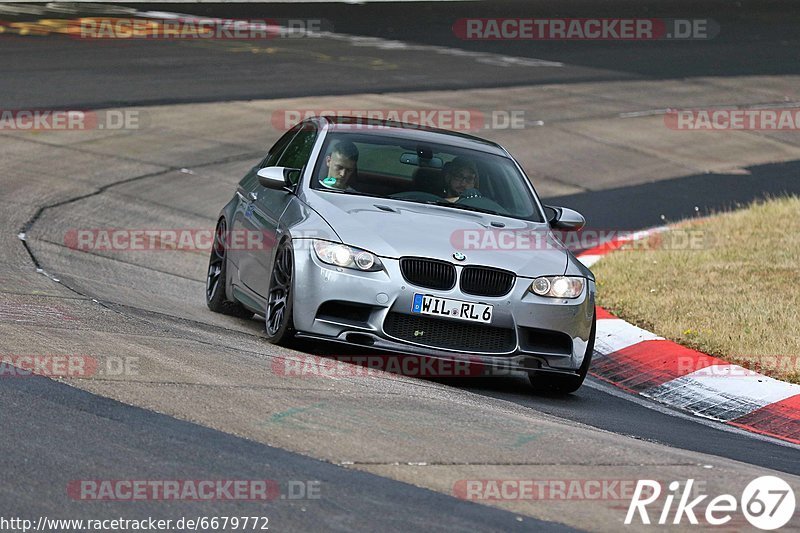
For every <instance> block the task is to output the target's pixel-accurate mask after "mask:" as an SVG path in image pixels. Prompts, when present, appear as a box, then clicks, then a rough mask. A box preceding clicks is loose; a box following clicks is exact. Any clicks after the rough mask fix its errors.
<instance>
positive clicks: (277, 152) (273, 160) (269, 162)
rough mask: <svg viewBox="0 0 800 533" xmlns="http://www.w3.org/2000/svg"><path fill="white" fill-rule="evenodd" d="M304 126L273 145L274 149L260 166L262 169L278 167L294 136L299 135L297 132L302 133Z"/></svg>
mask: <svg viewBox="0 0 800 533" xmlns="http://www.w3.org/2000/svg"><path fill="white" fill-rule="evenodd" d="M302 126H303V125H302V124H298V125H296V126H295V127H293V128H292V129H290V130H289V131H287V132H286V133H284V134H283V136H282V137H281V138H280V139H278V142H276V143H275V144H274V145H272V148H270V149H269V153H268V154H267V157H265V158H264V160H263V161H262V162H261V164H260V165H259V166H260V168H265V167H274V166H278V158H280V156H281V155H283V152H284V150H286V146H287V145H288V144H289V142H290V141H291V140H292V139H293V138H294V136H295V135H297V132H298V131H300V128H301V127H302Z"/></svg>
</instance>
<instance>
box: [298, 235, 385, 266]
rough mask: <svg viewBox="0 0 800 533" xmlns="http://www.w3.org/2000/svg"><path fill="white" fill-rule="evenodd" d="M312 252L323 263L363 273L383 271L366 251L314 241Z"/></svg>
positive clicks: (372, 255)
mask: <svg viewBox="0 0 800 533" xmlns="http://www.w3.org/2000/svg"><path fill="white" fill-rule="evenodd" d="M314 252H315V253H316V254H317V258H319V260H320V261H322V262H323V263H327V264H329V265H334V266H338V267H342V268H352V269H355V270H362V271H364V272H377V271H379V270H383V263H381V260H380V259H379V258H378V257H377V256H376V255H375V254H372V253H370V252H368V251H366V250H361V249H359V248H353V247H352V246H346V245H344V244H339V243H336V242H330V241H318V240H315V241H314Z"/></svg>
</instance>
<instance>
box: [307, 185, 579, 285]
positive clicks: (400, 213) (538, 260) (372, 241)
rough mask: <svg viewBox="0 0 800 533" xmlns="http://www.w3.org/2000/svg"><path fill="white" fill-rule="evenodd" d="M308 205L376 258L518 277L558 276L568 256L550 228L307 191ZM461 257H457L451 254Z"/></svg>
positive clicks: (342, 235) (451, 210) (457, 211)
mask: <svg viewBox="0 0 800 533" xmlns="http://www.w3.org/2000/svg"><path fill="white" fill-rule="evenodd" d="M308 192H309V194H308V197H307V200H308V203H309V205H310V206H311V207H312V208H313V209H314V210H315V211H317V212H318V213H319V214H320V215H321V216H322V217H323V218H324V219H325V220H326V221H327V222H328V224H330V225H331V227H332V228H333V229H334V231H336V233H337V234H338V235H339V237H340V238H341V240H342V242H343V243H345V244H348V245H350V246H355V247H358V248H363V249H365V250H368V251H370V252H372V253H374V254H376V255H378V256H381V257H388V258H395V259H398V258H400V257H408V256H415V257H428V258H432V259H440V260H443V261H448V262H451V263H455V264H463V265H485V266H491V267H495V268H500V269H505V270H510V271H512V272H514V273H516V274H517V275H518V276H525V277H536V276H543V275H559V274H563V273H564V272H565V271H566V269H567V262H568V260H569V254H568V253H567V252H566V251H565V249H564V247H563V245H562V244H561V243H560V242H559V241H558V240H557V239H555V237H554V236H553V234H552V232H551V231H550V229H549V226H548V225H547V224H544V223H535V222H528V221H524V220H518V219H513V218H507V217H502V216H495V215H489V214H484V213H476V212H471V211H464V210H460V209H455V208H452V207H440V206H435V205H425V204H417V203H413V202H406V201H400V200H391V199H388V198H374V197H369V196H358V195H350V194H341V193H327V192H322V193H319V192H317V191H314V190H311V191H308ZM456 252H461V253H463V254H464V255H465V256H466V259H465V260H463V261H456V260H454V258H453V254H454V253H456Z"/></svg>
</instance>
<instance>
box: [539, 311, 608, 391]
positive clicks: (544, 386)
mask: <svg viewBox="0 0 800 533" xmlns="http://www.w3.org/2000/svg"><path fill="white" fill-rule="evenodd" d="M596 332H597V314H596V313H595V315H594V316H593V317H592V331H591V332H590V333H589V343H588V344H587V345H586V353H585V354H584V356H583V363H581V367H580V369H578V373H577V374H573V375H564V374H549V373H547V372H536V373H534V374H530V375H529V379H530V380H531V385H533V388H534V389H536V392H542V393H545V394H552V395H563V394H570V393H573V392H575V391H576V390H578V389H579V388H581V385H583V381H584V380H585V379H586V374H588V373H589V366H590V365H591V364H592V355H593V354H594V337H595V334H596Z"/></svg>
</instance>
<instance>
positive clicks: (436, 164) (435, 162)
mask: <svg viewBox="0 0 800 533" xmlns="http://www.w3.org/2000/svg"><path fill="white" fill-rule="evenodd" d="M400 162H401V163H403V164H404V165H414V166H416V167H427V168H442V167H443V166H444V161H442V158H441V157H431V158H430V159H423V158H421V157H420V156H419V155H417V154H415V153H413V152H406V153H404V154H403V155H401V156H400Z"/></svg>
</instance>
